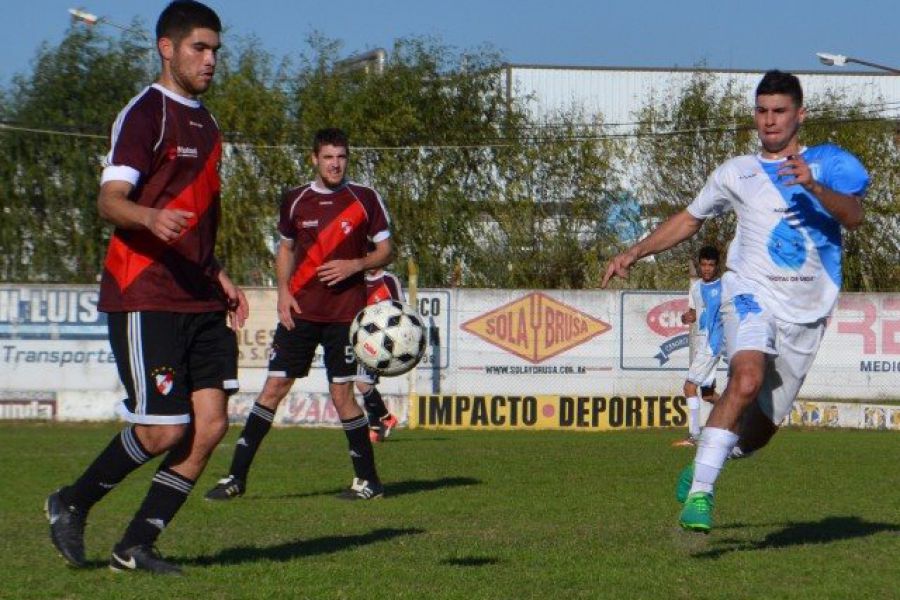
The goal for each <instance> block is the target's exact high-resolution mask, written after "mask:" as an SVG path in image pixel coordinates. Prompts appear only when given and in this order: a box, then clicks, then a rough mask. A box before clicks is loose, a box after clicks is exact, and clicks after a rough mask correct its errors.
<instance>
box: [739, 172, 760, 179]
mask: <svg viewBox="0 0 900 600" xmlns="http://www.w3.org/2000/svg"><path fill="white" fill-rule="evenodd" d="M757 175H759V173H744V174H742V175H738V179H753V178H754V177H756V176H757Z"/></svg>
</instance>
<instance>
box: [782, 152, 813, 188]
mask: <svg viewBox="0 0 900 600" xmlns="http://www.w3.org/2000/svg"><path fill="white" fill-rule="evenodd" d="M778 175H779V176H781V177H787V179H786V180H785V181H784V184H785V185H802V186H803V187H804V188H806V189H807V190H810V189H811V188H812V187H813V186H814V185H815V184H816V180H815V178H814V177H813V174H812V170H811V169H810V168H809V164H807V162H806V160H804V159H803V156H801V155H800V154H792V155H790V156H788V157H787V160H786V161H784V163H783V164H782V165H781V168H780V169H778Z"/></svg>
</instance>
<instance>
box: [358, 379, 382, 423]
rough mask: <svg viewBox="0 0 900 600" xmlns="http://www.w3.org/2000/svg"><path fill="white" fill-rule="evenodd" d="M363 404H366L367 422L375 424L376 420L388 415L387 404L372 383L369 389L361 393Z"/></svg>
mask: <svg viewBox="0 0 900 600" xmlns="http://www.w3.org/2000/svg"><path fill="white" fill-rule="evenodd" d="M363 404H364V405H365V406H366V413H367V414H368V415H369V423H372V424H377V423H378V421H380V420H381V419H383V418H385V417H386V416H388V409H387V406H385V405H384V400H383V399H382V398H381V392H379V391H378V388H377V387H375V386H374V385H373V386H372V387H371V388H369V391H368V392H366V393H365V394H363Z"/></svg>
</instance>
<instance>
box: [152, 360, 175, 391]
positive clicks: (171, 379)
mask: <svg viewBox="0 0 900 600" xmlns="http://www.w3.org/2000/svg"><path fill="white" fill-rule="evenodd" d="M151 375H152V376H153V383H155V384H156V389H157V391H158V392H159V393H160V394H162V395H163V396H168V395H169V393H170V392H171V391H172V388H173V387H174V386H175V372H174V371H173V370H172V369H171V368H169V367H159V368H158V369H154V370H153V372H152V373H151Z"/></svg>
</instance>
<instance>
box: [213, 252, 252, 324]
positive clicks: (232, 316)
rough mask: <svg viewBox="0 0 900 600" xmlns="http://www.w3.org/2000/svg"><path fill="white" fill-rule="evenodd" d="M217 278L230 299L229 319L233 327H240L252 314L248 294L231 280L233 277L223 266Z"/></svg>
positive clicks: (218, 271)
mask: <svg viewBox="0 0 900 600" xmlns="http://www.w3.org/2000/svg"><path fill="white" fill-rule="evenodd" d="M216 280H217V281H218V282H219V285H220V286H222V291H223V292H224V293H225V297H226V298H227V299H228V320H229V322H230V323H231V327H232V329H240V328H241V327H243V326H244V323H245V322H246V321H247V317H249V316H250V303H249V302H247V296H245V295H244V290H242V289H241V288H239V287H238V286H236V285H235V284H234V282H233V281H231V278H230V277H229V276H228V274H227V273H225V270H224V269H222V268H221V267H220V268H219V269H218V270H217V275H216Z"/></svg>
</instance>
